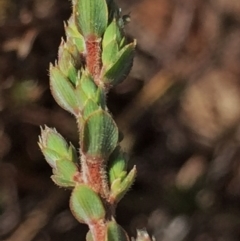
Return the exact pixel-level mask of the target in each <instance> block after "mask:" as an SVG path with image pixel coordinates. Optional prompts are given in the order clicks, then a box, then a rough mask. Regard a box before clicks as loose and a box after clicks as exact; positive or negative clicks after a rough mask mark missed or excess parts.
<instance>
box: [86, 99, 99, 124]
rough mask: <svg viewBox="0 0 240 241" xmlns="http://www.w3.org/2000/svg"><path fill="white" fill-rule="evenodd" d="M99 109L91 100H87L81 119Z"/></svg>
mask: <svg viewBox="0 0 240 241" xmlns="http://www.w3.org/2000/svg"><path fill="white" fill-rule="evenodd" d="M99 109H100V107H99V106H98V105H97V104H96V103H95V102H94V101H93V100H92V99H88V100H87V101H86V103H85V105H84V108H83V117H84V118H85V119H87V118H88V116H89V115H90V114H92V113H93V112H94V111H96V110H99Z"/></svg>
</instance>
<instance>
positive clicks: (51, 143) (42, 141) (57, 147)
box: [39, 126, 77, 168]
mask: <svg viewBox="0 0 240 241" xmlns="http://www.w3.org/2000/svg"><path fill="white" fill-rule="evenodd" d="M39 146H40V148H41V151H42V152H43V155H44V157H45V159H46V161H47V162H48V163H49V165H50V166H51V167H52V168H56V162H57V161H58V160H59V159H65V160H68V161H69V162H74V163H76V162H77V152H76V149H75V148H74V147H73V146H72V144H70V146H69V145H68V144H67V142H66V141H65V139H64V138H63V137H62V136H61V135H60V134H59V133H58V132H57V131H56V130H55V129H52V128H49V127H47V126H45V128H41V136H40V137H39Z"/></svg>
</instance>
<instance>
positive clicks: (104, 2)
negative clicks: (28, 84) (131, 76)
mask: <svg viewBox="0 0 240 241" xmlns="http://www.w3.org/2000/svg"><path fill="white" fill-rule="evenodd" d="M72 6H73V7H72V15H71V17H70V19H69V20H68V22H67V23H66V24H65V32H66V40H62V42H61V44H60V47H59V52H58V61H57V62H56V63H55V64H54V65H52V64H51V65H50V88H51V92H52V95H53V97H54V98H55V100H56V102H57V103H58V104H59V106H61V107H62V108H63V109H65V110H66V111H68V112H70V113H71V114H72V115H74V117H75V118H76V122H77V126H78V131H79V146H80V151H79V154H78V152H77V150H76V148H75V147H74V146H73V145H72V144H71V143H68V142H67V141H66V140H65V139H64V138H63V137H62V136H61V135H60V134H59V133H58V132H57V131H56V130H55V129H54V128H49V127H46V126H45V127H43V128H42V129H41V136H40V138H39V146H40V148H41V151H42V153H43V155H44V157H45V159H46V161H47V162H48V164H49V165H50V166H51V167H52V170H53V175H52V180H53V181H54V183H55V184H57V185H58V186H60V187H64V188H70V189H72V193H71V197H70V209H71V211H72V213H73V215H74V217H75V218H76V219H77V220H78V221H79V222H81V223H85V224H87V225H88V227H89V232H88V233H87V236H86V240H87V241H128V240H129V237H128V235H127V234H126V232H125V231H124V229H123V228H122V227H121V226H120V225H119V224H117V222H116V220H115V209H116V206H117V204H118V202H119V201H120V200H121V199H122V197H123V196H124V195H125V193H126V192H127V191H128V190H129V188H130V187H131V185H132V184H133V182H134V179H135V176H136V167H135V166H134V167H133V168H132V170H130V171H127V158H126V155H125V154H124V153H123V151H122V150H121V147H120V145H119V142H120V137H119V136H120V135H119V131H118V127H117V126H116V123H115V122H114V120H113V118H112V116H111V114H110V113H109V110H108V108H107V105H106V95H107V93H108V91H109V89H110V88H112V87H114V86H115V85H117V84H119V83H120V82H122V81H123V80H124V79H125V78H126V76H127V75H128V73H129V71H130V70H131V67H132V63H133V57H134V50H135V45H136V41H135V40H133V41H127V39H126V37H125V35H124V25H125V23H126V18H125V17H126V16H121V11H120V10H119V8H118V7H117V6H116V4H115V3H114V2H113V1H112V0H72ZM140 233H141V232H140ZM141 236H142V237H144V235H142V233H141ZM145 238H146V237H145ZM140 239H141V240H142V238H140V237H139V239H138V240H140Z"/></svg>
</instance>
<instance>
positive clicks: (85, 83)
mask: <svg viewBox="0 0 240 241" xmlns="http://www.w3.org/2000/svg"><path fill="white" fill-rule="evenodd" d="M79 84H80V85H81V88H82V90H83V91H84V92H85V94H86V96H87V97H88V98H92V99H93V98H94V97H95V95H96V92H97V89H98V88H97V86H96V84H95V82H94V80H93V78H92V77H91V75H90V74H89V73H87V72H86V71H82V76H81V79H80V83H79Z"/></svg>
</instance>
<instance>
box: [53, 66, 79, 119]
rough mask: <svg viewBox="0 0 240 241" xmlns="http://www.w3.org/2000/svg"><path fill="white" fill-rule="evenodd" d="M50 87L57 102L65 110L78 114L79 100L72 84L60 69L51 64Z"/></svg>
mask: <svg viewBox="0 0 240 241" xmlns="http://www.w3.org/2000/svg"><path fill="white" fill-rule="evenodd" d="M50 88H51V92H52V95H53V97H54V98H55V100H56V102H57V103H58V104H59V105H60V106H61V107H62V108H63V109H65V110H67V111H69V112H70V113H72V114H74V115H76V114H78V112H79V110H78V101H77V98H76V94H75V91H74V88H73V86H72V84H71V83H70V82H69V81H68V79H67V78H66V77H65V76H64V75H63V73H62V72H61V71H60V70H59V69H58V67H53V66H52V65H51V66H50Z"/></svg>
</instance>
